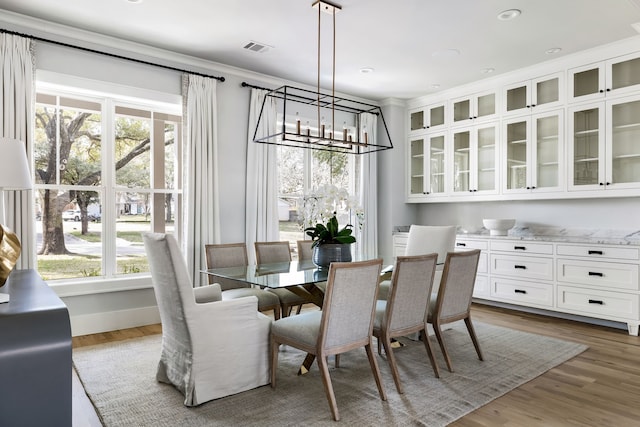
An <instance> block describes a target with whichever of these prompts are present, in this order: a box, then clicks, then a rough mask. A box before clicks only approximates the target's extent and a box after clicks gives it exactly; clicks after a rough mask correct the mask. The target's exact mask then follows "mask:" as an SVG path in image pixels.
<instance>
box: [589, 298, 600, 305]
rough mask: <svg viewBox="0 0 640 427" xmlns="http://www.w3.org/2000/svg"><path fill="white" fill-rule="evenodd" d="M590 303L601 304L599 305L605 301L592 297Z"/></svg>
mask: <svg viewBox="0 0 640 427" xmlns="http://www.w3.org/2000/svg"><path fill="white" fill-rule="evenodd" d="M589 304H599V305H604V302H602V301H600V300H597V299H590V300H589Z"/></svg>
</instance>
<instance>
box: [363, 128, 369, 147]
mask: <svg viewBox="0 0 640 427" xmlns="http://www.w3.org/2000/svg"><path fill="white" fill-rule="evenodd" d="M367 144H369V135H368V134H367V131H366V130H365V131H364V145H367Z"/></svg>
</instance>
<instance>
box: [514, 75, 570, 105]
mask: <svg viewBox="0 0 640 427" xmlns="http://www.w3.org/2000/svg"><path fill="white" fill-rule="evenodd" d="M563 82H564V80H563V74H562V73H555V74H551V75H547V76H543V77H539V78H536V79H533V80H527V81H524V82H518V83H514V84H511V85H507V86H506V87H505V88H504V97H505V99H504V115H518V114H523V113H526V112H536V111H541V110H543V109H550V108H557V107H560V106H562V104H563V103H564V88H563Z"/></svg>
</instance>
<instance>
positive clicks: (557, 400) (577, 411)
mask: <svg viewBox="0 0 640 427" xmlns="http://www.w3.org/2000/svg"><path fill="white" fill-rule="evenodd" d="M472 317H473V319H475V320H478V321H482V322H485V323H490V324H493V325H498V326H504V327H508V328H512V329H517V330H521V331H526V332H532V333H537V334H541V335H547V336H552V337H557V338H562V339H565V340H569V341H575V342H579V343H583V344H586V345H588V346H589V349H588V350H587V351H585V352H584V353H582V354H580V355H578V356H577V357H575V358H573V359H571V360H569V361H567V362H565V363H563V364H562V365H560V366H557V367H556V368H554V369H551V370H550V371H548V372H547V373H545V374H543V375H541V376H539V377H538V378H535V379H534V380H532V381H529V382H528V383H526V384H524V385H522V386H520V387H518V388H517V389H515V390H513V391H511V392H509V393H507V394H506V395H504V396H502V397H500V398H498V399H496V400H494V401H493V402H490V403H489V404H487V405H485V406H483V407H481V408H479V409H477V410H476V411H474V412H472V413H470V414H468V415H467V416H465V417H463V418H461V419H460V420H458V421H456V422H455V423H453V424H452V425H453V426H458V427H461V426H466V427H481V426H633V425H640V405H638V401H639V400H640V338H639V337H633V336H630V335H628V334H627V332H626V331H625V330H621V329H612V328H606V327H601V326H594V325H590V324H586V323H580V322H574V321H570V320H563V319H555V318H550V317H546V316H540V315H536V314H529V313H522V312H518V311H512V310H507V309H502V308H496V307H489V306H484V305H479V304H474V305H473V307H472ZM158 333H161V328H160V325H151V326H144V327H139V328H132V329H126V330H122V331H113V332H108V333H103V334H95V335H86V336H82V337H76V338H74V339H73V346H74V348H77V347H80V346H85V345H93V344H99V343H103V342H113V341H119V340H123V339H128V338H135V337H140V336H145V335H152V334H158ZM479 339H480V345H482V337H479ZM454 363H455V360H454ZM73 425H74V427H93V426H100V421H99V420H98V417H97V416H96V414H95V411H94V410H93V406H92V405H91V403H90V401H89V399H88V398H87V396H86V394H85V393H84V390H83V389H82V385H81V384H80V382H79V380H78V379H77V377H76V376H75V373H74V382H73Z"/></svg>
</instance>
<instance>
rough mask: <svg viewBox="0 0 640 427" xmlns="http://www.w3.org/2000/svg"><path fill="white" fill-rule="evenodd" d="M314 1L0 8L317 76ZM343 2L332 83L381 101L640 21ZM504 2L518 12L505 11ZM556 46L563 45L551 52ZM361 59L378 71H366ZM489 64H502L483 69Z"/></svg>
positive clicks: (564, 12) (47, 2)
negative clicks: (252, 47) (258, 47)
mask: <svg viewBox="0 0 640 427" xmlns="http://www.w3.org/2000/svg"><path fill="white" fill-rule="evenodd" d="M312 2H313V0H269V1H266V0H226V1H220V0H181V1H175V0H142V1H139V2H138V3H134V2H132V1H131V0H109V1H105V0H103V1H99V0H93V1H87V0H57V1H51V0H0V9H5V10H8V11H12V12H16V13H19V14H22V15H28V16H32V17H36V18H41V19H45V20H48V21H52V22H56V23H60V24H65V25H68V26H72V27H77V28H81V29H85V30H90V31H93V32H96V33H101V34H105V35H109V36H113V37H117V38H123V39H127V40H131V41H135V42H139V43H143V44H147V45H151V46H154V47H158V48H162V49H167V50H170V51H175V52H180V53H183V54H187V55H191V56H194V57H198V58H203V59H207V60H211V61H215V62H218V63H222V64H227V65H231V66H235V67H239V68H243V69H247V70H251V71H256V72H259V73H264V74H267V75H270V76H274V77H277V78H282V79H287V80H293V81H296V82H301V83H305V84H310V85H313V86H315V85H316V84H317V73H318V62H317V61H318V51H317V36H318V13H317V11H316V10H315V9H312V7H311V4H312ZM335 3H337V4H338V5H340V6H341V7H342V10H341V11H340V12H339V13H338V14H337V15H336V73H335V76H336V90H337V91H339V92H344V93H349V94H352V95H357V96H362V97H365V98H369V99H376V100H378V99H384V98H389V97H391V98H399V99H406V98H414V97H418V96H422V95H427V94H430V93H434V92H437V91H440V90H444V89H447V88H450V87H455V86H458V85H461V84H464V83H468V82H472V81H476V80H480V79H482V78H486V77H488V76H493V75H497V74H501V73H505V72H508V71H512V70H515V69H518V68H522V67H526V66H528V65H532V64H536V63H539V62H543V61H546V60H549V59H553V58H557V57H559V56H562V55H567V54H571V53H574V52H578V51H581V50H585V49H588V48H591V47H594V46H600V45H603V44H607V43H610V42H614V41H616V40H620V39H624V38H628V37H632V36H637V35H638V32H639V31H640V0H606V1H604V0H399V1H398V0H396V1H389V0H335ZM507 9H519V10H521V11H522V13H521V15H520V16H518V17H517V18H515V19H512V20H508V21H503V20H499V19H498V18H497V16H498V14H499V13H500V12H502V11H504V10H507ZM0 19H1V18H0ZM632 24H637V25H636V28H637V29H638V31H636V29H634V27H632ZM331 34H332V25H331V16H330V15H327V14H322V24H321V35H322V37H321V39H322V46H323V48H322V51H321V55H320V57H321V72H322V86H323V87H324V88H330V87H331V56H332V49H331V43H332V41H331ZM251 41H253V42H258V43H260V44H265V45H268V46H270V47H269V49H268V50H267V51H266V52H262V53H258V52H252V51H249V50H247V49H244V48H243V46H245V45H246V44H247V43H249V42H251ZM551 48H561V49H562V50H561V51H560V52H559V53H556V54H547V53H545V52H546V51H548V50H549V49H551ZM639 48H640V46H639ZM456 51H457V52H458V53H459V54H457V55H456V54H452V53H455V52H456ZM364 67H369V68H372V69H373V72H369V73H362V72H361V71H360V70H361V69H362V68H364ZM487 69H493V70H494V71H493V72H492V73H490V74H487V73H486V72H484V73H483V70H485V71H486V70H487Z"/></svg>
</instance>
